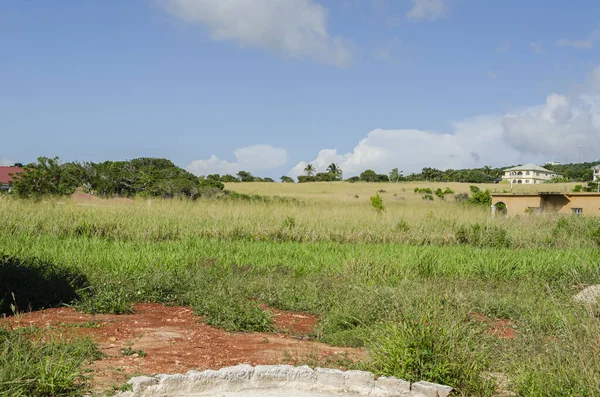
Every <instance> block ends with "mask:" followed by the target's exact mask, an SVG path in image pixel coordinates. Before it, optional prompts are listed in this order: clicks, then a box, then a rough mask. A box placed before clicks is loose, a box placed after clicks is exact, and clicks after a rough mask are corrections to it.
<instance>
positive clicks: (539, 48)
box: [529, 41, 545, 54]
mask: <svg viewBox="0 0 600 397" xmlns="http://www.w3.org/2000/svg"><path fill="white" fill-rule="evenodd" d="M529 48H531V51H533V52H535V53H536V54H543V53H544V52H545V50H544V46H543V44H542V43H541V42H540V41H532V42H530V43H529Z"/></svg>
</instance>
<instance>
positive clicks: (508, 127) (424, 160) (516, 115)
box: [289, 69, 600, 176]
mask: <svg viewBox="0 0 600 397" xmlns="http://www.w3.org/2000/svg"><path fill="white" fill-rule="evenodd" d="M597 71H598V76H599V77H600V69H597ZM599 138H600V95H591V94H585V95H583V94H582V95H579V96H576V97H573V98H569V97H566V96H563V95H558V94H552V95H549V96H548V97H547V98H546V102H545V103H544V104H542V105H539V106H532V107H527V108H524V109H521V110H518V111H515V112H511V113H507V114H504V115H499V116H494V115H488V116H479V117H474V118H469V119H466V120H462V121H455V122H453V123H452V133H450V134H446V133H439V132H436V131H426V130H418V129H398V130H383V129H376V130H373V131H371V132H369V133H368V134H367V136H366V137H365V138H364V139H362V140H361V141H360V142H359V143H358V144H357V145H356V146H355V147H354V149H353V150H352V151H351V152H348V153H338V152H337V150H335V149H324V150H321V151H320V152H319V153H318V154H317V156H316V158H315V159H314V160H312V161H310V163H311V164H313V165H315V166H316V168H317V170H319V171H322V170H324V169H325V168H326V167H327V165H328V164H330V163H337V164H339V165H340V167H341V168H342V170H343V171H344V175H356V174H358V173H360V172H362V171H364V170H365V169H373V170H374V171H376V172H380V173H387V172H389V170H390V169H392V168H394V167H398V168H399V169H401V170H403V171H404V172H405V173H410V172H418V171H420V170H421V169H422V168H423V167H435V168H438V169H448V168H454V169H457V168H471V167H481V166H484V165H491V166H504V165H511V164H518V163H526V162H534V163H540V164H543V163H545V162H546V161H550V160H561V161H565V162H569V161H577V160H578V153H579V146H583V148H584V160H586V158H585V157H587V159H588V160H592V159H597V157H598V153H600V139H599ZM305 166H306V162H305V161H302V162H300V163H298V164H297V165H296V166H295V167H294V168H293V169H292V170H290V172H289V175H290V176H297V175H301V174H302V173H303V169H304V167H305Z"/></svg>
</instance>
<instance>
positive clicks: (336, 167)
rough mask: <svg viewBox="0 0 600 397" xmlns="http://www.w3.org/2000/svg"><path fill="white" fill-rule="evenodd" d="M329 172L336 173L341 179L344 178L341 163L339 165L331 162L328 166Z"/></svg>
mask: <svg viewBox="0 0 600 397" xmlns="http://www.w3.org/2000/svg"><path fill="white" fill-rule="evenodd" d="M327 172H329V173H330V174H333V175H335V176H336V177H339V178H340V180H341V179H342V169H341V168H340V166H339V165H337V164H335V163H331V164H329V167H327Z"/></svg>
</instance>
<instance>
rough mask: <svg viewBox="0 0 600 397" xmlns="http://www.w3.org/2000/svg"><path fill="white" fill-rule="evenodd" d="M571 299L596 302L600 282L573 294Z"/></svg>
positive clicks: (599, 297)
mask: <svg viewBox="0 0 600 397" xmlns="http://www.w3.org/2000/svg"><path fill="white" fill-rule="evenodd" d="M573 299H574V300H575V301H576V302H580V303H596V302H597V301H598V300H600V284H597V285H591V286H589V287H587V288H585V289H583V290H582V291H581V292H580V293H578V294H577V295H575V296H574V297H573Z"/></svg>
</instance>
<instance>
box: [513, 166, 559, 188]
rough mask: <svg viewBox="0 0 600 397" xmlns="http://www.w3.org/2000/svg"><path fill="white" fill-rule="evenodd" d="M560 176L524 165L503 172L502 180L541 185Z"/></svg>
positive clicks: (537, 167)
mask: <svg viewBox="0 0 600 397" xmlns="http://www.w3.org/2000/svg"><path fill="white" fill-rule="evenodd" d="M557 176H560V175H559V174H556V173H554V172H552V171H550V170H547V169H545V168H543V167H540V166H539V165H536V164H532V163H529V164H525V165H519V166H517V167H512V168H508V169H506V170H504V175H503V176H502V179H505V180H507V181H509V182H510V183H526V184H527V183H530V184H531V183H543V182H545V181H548V180H550V179H552V178H555V177H557Z"/></svg>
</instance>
